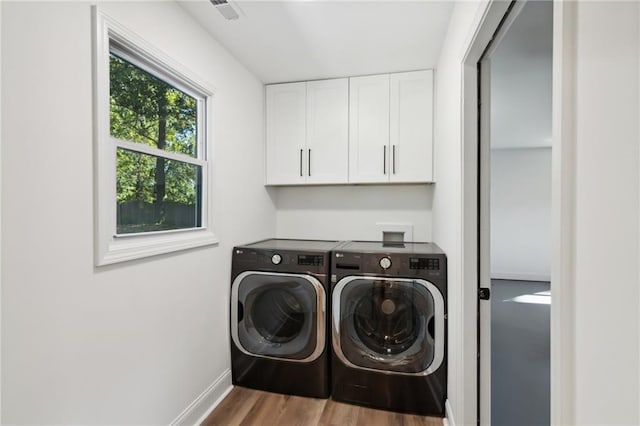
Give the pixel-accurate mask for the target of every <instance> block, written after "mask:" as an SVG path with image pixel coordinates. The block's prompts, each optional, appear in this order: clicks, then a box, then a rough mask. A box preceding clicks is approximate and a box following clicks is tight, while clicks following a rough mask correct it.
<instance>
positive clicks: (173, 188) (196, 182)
mask: <svg viewBox="0 0 640 426" xmlns="http://www.w3.org/2000/svg"><path fill="white" fill-rule="evenodd" d="M116 163H117V167H116V195H117V205H118V208H117V233H118V234H129V233H134V232H152V231H163V230H168V229H183V228H196V227H200V226H202V219H201V208H200V205H201V203H202V201H201V200H202V167H200V166H196V165H193V164H188V163H183V162H181V161H174V160H168V159H165V158H161V157H155V156H153V155H147V154H142V153H138V152H133V151H129V150H126V149H122V148H118V150H117V160H116Z"/></svg>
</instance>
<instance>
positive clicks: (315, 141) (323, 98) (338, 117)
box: [306, 78, 349, 183]
mask: <svg viewBox="0 0 640 426" xmlns="http://www.w3.org/2000/svg"><path fill="white" fill-rule="evenodd" d="M348 158H349V80H348V79H346V78H341V79H336V80H320V81H309V82H307V170H306V171H307V182H308V183H345V182H346V181H347V179H348V176H349V162H348Z"/></svg>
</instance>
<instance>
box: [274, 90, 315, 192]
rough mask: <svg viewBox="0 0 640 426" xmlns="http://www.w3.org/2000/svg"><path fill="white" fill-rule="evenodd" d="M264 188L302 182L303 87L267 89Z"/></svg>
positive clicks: (304, 135) (303, 168)
mask: <svg viewBox="0 0 640 426" xmlns="http://www.w3.org/2000/svg"><path fill="white" fill-rule="evenodd" d="M266 97H267V102H266V109H267V110H266V116H267V120H266V121H267V122H266V126H267V142H266V143H267V145H266V167H267V185H287V184H299V183H304V182H305V173H306V172H305V167H304V158H303V156H304V151H305V148H306V142H305V137H306V132H305V121H306V111H305V109H306V83H287V84H273V85H269V86H267V87H266Z"/></svg>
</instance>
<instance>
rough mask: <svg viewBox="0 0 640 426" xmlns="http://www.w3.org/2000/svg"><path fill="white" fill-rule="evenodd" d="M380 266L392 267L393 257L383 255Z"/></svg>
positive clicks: (384, 267)
mask: <svg viewBox="0 0 640 426" xmlns="http://www.w3.org/2000/svg"><path fill="white" fill-rule="evenodd" d="M380 267H381V268H382V269H389V268H390V267H391V259H389V258H388V257H383V258H382V259H380Z"/></svg>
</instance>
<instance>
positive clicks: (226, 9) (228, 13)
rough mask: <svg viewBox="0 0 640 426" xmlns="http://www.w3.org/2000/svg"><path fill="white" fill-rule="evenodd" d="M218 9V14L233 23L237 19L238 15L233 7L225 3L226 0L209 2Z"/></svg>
mask: <svg viewBox="0 0 640 426" xmlns="http://www.w3.org/2000/svg"><path fill="white" fill-rule="evenodd" d="M209 1H211V3H213V5H214V6H215V7H216V9H218V12H220V13H221V14H222V16H224V17H225V18H226V19H228V20H230V21H235V20H236V19H238V18H239V16H238V14H237V13H236V11H235V10H233V7H231V5H230V4H229V3H228V2H227V0H209Z"/></svg>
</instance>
